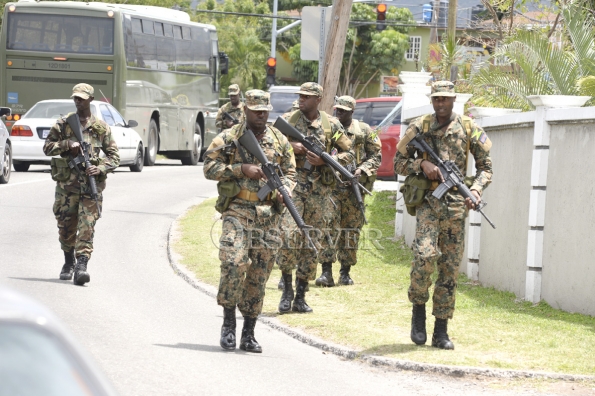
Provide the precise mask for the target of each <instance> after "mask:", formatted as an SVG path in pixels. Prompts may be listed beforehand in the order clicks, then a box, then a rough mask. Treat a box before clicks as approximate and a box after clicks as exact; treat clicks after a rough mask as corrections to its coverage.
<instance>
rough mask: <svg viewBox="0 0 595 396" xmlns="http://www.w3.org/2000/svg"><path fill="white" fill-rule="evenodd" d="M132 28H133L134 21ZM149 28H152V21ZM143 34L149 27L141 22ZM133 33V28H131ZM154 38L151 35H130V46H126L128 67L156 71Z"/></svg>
mask: <svg viewBox="0 0 595 396" xmlns="http://www.w3.org/2000/svg"><path fill="white" fill-rule="evenodd" d="M132 21H133V26H134V19H133V20H132ZM149 22H151V24H150V26H151V29H152V28H153V21H149ZM142 26H143V32H144V31H145V29H148V27H146V26H149V25H146V24H145V20H144V19H143V20H142ZM133 31H134V28H133ZM155 45H156V42H155V36H154V35H153V34H145V33H134V32H133V33H132V45H127V48H126V50H127V52H128V53H127V54H126V59H127V62H128V64H129V65H130V66H135V67H140V68H143V69H154V70H157V69H158V67H157V63H158V62H157V51H156V48H155Z"/></svg>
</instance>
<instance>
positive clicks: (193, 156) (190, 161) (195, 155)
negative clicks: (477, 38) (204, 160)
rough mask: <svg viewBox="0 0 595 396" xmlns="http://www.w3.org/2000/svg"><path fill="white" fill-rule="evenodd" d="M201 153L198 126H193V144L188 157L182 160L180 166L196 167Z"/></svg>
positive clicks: (200, 138)
mask: <svg viewBox="0 0 595 396" xmlns="http://www.w3.org/2000/svg"><path fill="white" fill-rule="evenodd" d="M201 152H202V134H201V130H200V125H198V123H196V124H194V144H193V146H192V150H191V151H190V154H189V156H188V157H185V158H182V165H196V164H198V161H199V159H200V154H201Z"/></svg>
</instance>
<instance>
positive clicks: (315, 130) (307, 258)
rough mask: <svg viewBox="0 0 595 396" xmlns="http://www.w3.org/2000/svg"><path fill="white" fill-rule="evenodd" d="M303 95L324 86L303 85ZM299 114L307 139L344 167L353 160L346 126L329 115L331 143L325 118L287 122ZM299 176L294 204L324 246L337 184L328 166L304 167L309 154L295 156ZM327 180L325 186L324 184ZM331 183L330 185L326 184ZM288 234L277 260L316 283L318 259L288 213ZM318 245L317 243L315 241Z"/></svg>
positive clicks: (285, 217) (284, 226) (285, 269)
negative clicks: (317, 142) (314, 138)
mask: <svg viewBox="0 0 595 396" xmlns="http://www.w3.org/2000/svg"><path fill="white" fill-rule="evenodd" d="M298 93H299V94H304V95H316V96H322V87H321V86H320V85H318V84H316V83H305V84H302V86H301V89H300V91H298ZM294 114H296V115H297V121H296V123H295V125H294V126H295V128H296V129H297V130H299V131H300V132H301V133H302V134H304V135H305V136H310V135H314V136H317V137H318V139H320V141H321V142H322V143H323V144H324V145H325V148H326V149H327V150H326V151H327V152H329V153H333V152H336V158H335V159H337V160H338V161H339V162H340V163H341V164H342V165H344V166H345V165H346V164H348V163H351V162H352V161H353V154H352V152H351V151H350V147H351V141H350V140H349V139H348V138H347V137H346V136H345V133H344V132H345V131H344V129H343V126H342V125H341V123H340V122H339V120H337V119H336V118H335V117H332V116H327V117H328V120H329V123H330V128H331V134H330V136H331V140H330V141H329V140H328V139H327V137H326V135H325V132H324V128H323V120H322V117H323V116H322V115H320V113H319V116H318V118H317V119H316V120H314V121H309V120H308V119H307V118H306V117H305V116H304V115H303V113H301V111H300V110H298V111H297V112H292V113H291V114H289V115H288V116H287V117H286V119H287V120H290V123H291V120H292V119H293V118H294V117H295V116H294ZM295 162H296V169H297V176H296V186H295V189H294V191H293V201H294V203H295V206H296V209H297V211H298V213H299V214H300V215H301V216H302V218H303V219H304V222H305V223H306V224H307V225H309V226H312V227H313V230H312V231H311V232H310V235H311V237H312V240H313V241H316V240H318V241H319V242H320V243H324V238H323V233H324V232H325V230H326V231H328V228H329V225H330V224H331V221H332V219H333V216H334V213H333V212H334V211H335V210H336V209H335V208H334V207H333V204H332V202H331V197H332V189H333V185H334V183H335V180H334V176H333V175H332V173H330V172H332V171H331V170H330V168H329V167H328V166H325V165H323V166H317V167H313V168H312V170H311V171H310V170H307V169H305V168H304V166H305V164H306V156H305V155H296V156H295ZM323 180H324V183H323ZM325 183H327V184H325ZM281 227H282V229H283V231H284V233H283V238H284V245H283V248H282V249H281V251H280V252H279V256H278V258H277V264H278V265H279V268H280V269H281V271H282V272H284V273H291V271H292V270H294V269H295V268H296V267H297V273H296V277H297V278H299V279H302V280H304V281H308V280H313V279H314V278H315V275H316V264H317V256H316V254H315V253H314V251H313V250H312V249H308V248H300V247H306V246H307V245H306V241H305V240H304V238H303V236H302V235H301V233H300V231H299V229H298V228H297V226H296V224H295V221H294V220H293V218H292V217H291V215H290V214H289V212H286V213H285V214H284V215H283V219H282V226H281ZM314 243H316V242H314Z"/></svg>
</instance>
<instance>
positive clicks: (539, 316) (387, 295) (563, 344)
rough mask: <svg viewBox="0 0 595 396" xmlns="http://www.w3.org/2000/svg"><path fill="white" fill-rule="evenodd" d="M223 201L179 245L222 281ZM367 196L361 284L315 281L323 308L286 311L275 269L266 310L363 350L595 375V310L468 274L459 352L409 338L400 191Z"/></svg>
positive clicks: (186, 225) (185, 221)
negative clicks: (557, 305) (571, 309)
mask: <svg viewBox="0 0 595 396" xmlns="http://www.w3.org/2000/svg"><path fill="white" fill-rule="evenodd" d="M214 203H215V199H210V200H207V201H205V202H203V203H202V204H201V205H198V206H196V207H194V208H192V209H191V210H190V211H189V212H188V213H187V214H186V215H185V216H184V217H183V218H182V219H181V221H180V231H181V233H180V234H181V235H180V238H179V239H178V240H177V241H176V242H175V243H174V246H173V247H174V250H175V251H176V252H177V253H179V254H180V255H181V257H182V259H181V263H182V264H184V265H185V266H186V267H187V268H188V269H189V270H191V271H193V272H194V273H195V274H196V277H197V278H198V279H200V280H201V281H203V282H205V283H208V284H211V285H215V286H217V285H218V283H219V264H220V263H219V259H218V250H217V244H218V240H219V235H220V232H221V221H220V220H218V213H217V212H216V211H215V209H214ZM367 204H368V208H367V217H368V220H369V224H368V225H367V226H365V227H364V229H363V230H362V231H363V233H362V235H364V236H365V235H369V236H370V238H365V237H364V238H362V241H361V244H360V246H361V249H360V251H359V253H358V263H357V265H356V266H354V267H353V268H352V270H351V276H352V278H353V279H354V281H355V285H354V286H348V287H347V286H342V287H334V288H319V287H316V286H314V285H313V283H314V282H311V284H310V292H308V293H307V295H306V299H307V301H308V304H309V305H310V306H311V307H312V308H313V309H314V313H313V314H308V315H303V314H301V315H300V314H287V315H278V313H277V305H278V303H279V299H280V297H281V291H279V290H277V283H278V281H279V278H280V276H281V273H280V271H279V270H278V269H277V267H275V269H274V270H273V272H272V274H271V277H270V279H269V282H268V284H267V289H266V297H265V301H264V307H263V315H267V316H277V317H278V319H279V320H281V321H282V322H284V323H285V324H287V325H289V326H292V327H296V328H300V329H302V330H304V331H306V332H308V333H310V334H313V335H316V336H318V337H321V338H323V339H326V340H329V341H332V342H335V343H338V344H341V345H345V346H349V347H352V348H354V349H356V350H358V351H361V352H362V353H364V354H372V355H377V356H384V357H392V358H398V359H406V360H411V361H417V362H425V363H436V364H447V365H461V366H474V367H483V368H500V369H513V370H535V371H547V372H557V373H564V374H583V375H593V373H595V359H592V356H593V352H594V351H595V317H591V316H586V315H580V314H573V313H568V312H564V311H561V310H556V309H553V308H552V307H550V306H549V305H548V304H547V303H545V302H540V303H538V304H532V303H529V302H525V301H522V300H519V299H517V298H516V296H515V295H514V294H513V293H509V292H502V291H498V290H495V289H493V288H485V287H482V286H481V285H479V284H478V283H477V282H472V281H470V280H469V279H468V278H467V277H466V276H464V275H461V276H460V279H459V288H458V293H457V308H456V311H455V316H454V319H453V320H451V321H449V331H448V332H449V335H450V338H451V340H452V341H453V342H454V344H455V350H454V351H443V350H439V349H436V348H432V347H431V346H429V344H430V340H428V344H427V345H425V346H416V345H414V344H413V343H412V342H411V340H410V338H409V331H410V324H411V304H410V302H409V300H408V298H407V288H408V287H409V270H410V265H411V264H410V263H411V259H412V253H411V250H410V249H409V247H407V246H406V245H405V243H404V242H403V240H402V239H397V240H395V239H394V238H393V235H394V218H395V195H394V192H378V193H374V194H373V196H371V197H368V198H367ZM374 236H376V238H374ZM371 239H376V242H375V241H373V240H371ZM378 245H379V246H380V247H381V248H379V247H378ZM339 267H340V266H339V264H338V263H335V264H334V266H333V270H334V275H335V280H337V279H338V272H339ZM319 273H320V269H319ZM318 275H319V274H318ZM430 313H431V302H430V304H429V305H428V318H429V319H428V335H429V338H430V339H431V334H432V330H433V325H434V321H433V318H432V317H431V315H430Z"/></svg>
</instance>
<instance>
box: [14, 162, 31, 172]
mask: <svg viewBox="0 0 595 396" xmlns="http://www.w3.org/2000/svg"><path fill="white" fill-rule="evenodd" d="M12 166H13V168H14V170H15V171H16V172H27V171H28V170H29V167H30V166H31V164H30V163H28V162H20V161H19V162H13V163H12Z"/></svg>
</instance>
